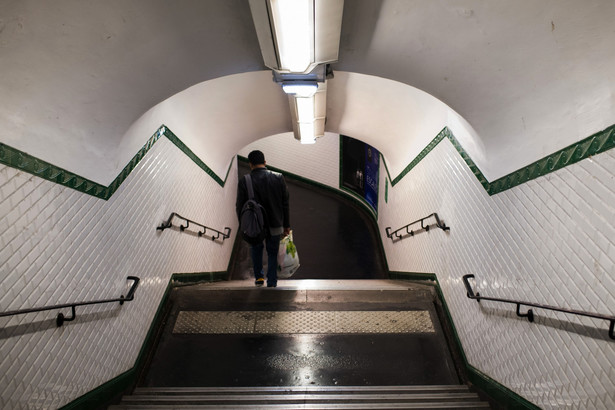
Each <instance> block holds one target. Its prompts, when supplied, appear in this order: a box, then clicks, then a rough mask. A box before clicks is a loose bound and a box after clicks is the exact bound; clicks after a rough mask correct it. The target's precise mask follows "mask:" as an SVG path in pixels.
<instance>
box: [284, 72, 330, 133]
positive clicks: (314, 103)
mask: <svg viewBox="0 0 615 410" xmlns="http://www.w3.org/2000/svg"><path fill="white" fill-rule="evenodd" d="M326 92H327V84H326V82H325V83H319V84H318V90H317V91H316V93H314V94H313V95H311V96H309V97H299V96H297V95H289V96H288V99H289V102H290V106H291V118H292V123H293V132H294V134H295V138H296V139H298V140H299V141H301V143H302V144H313V143H315V142H316V138H318V137H322V136H324V135H325V116H326V111H327V94H326Z"/></svg>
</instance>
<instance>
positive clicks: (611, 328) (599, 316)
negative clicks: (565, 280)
mask: <svg viewBox="0 0 615 410" xmlns="http://www.w3.org/2000/svg"><path fill="white" fill-rule="evenodd" d="M473 277H474V275H472V274H470V275H464V276H463V283H464V285H465V287H466V290H467V291H468V293H467V295H468V297H469V298H470V299H476V301H477V302H478V303H480V301H481V299H482V300H491V301H494V302H504V303H511V304H513V305H517V316H519V317H526V318H527V320H529V321H530V322H533V321H534V312H533V311H532V309H528V311H527V313H521V311H520V308H521V306H522V305H523V306H531V307H536V308H540V309H547V310H554V311H557V312H563V313H570V314H573V315H579V316H586V317H591V318H594V319H603V320H608V321H610V322H611V325H610V326H609V337H610V338H611V339H615V334H614V331H615V316H607V315H602V314H599V313H591V312H584V311H582V310H574V309H562V308H558V307H555V306H548V305H541V304H538V303H530V302H521V301H518V300H510V299H498V298H489V297H485V296H481V295H480V293H478V292H476V294H474V291H473V290H472V286H470V282H468V279H469V278H473Z"/></svg>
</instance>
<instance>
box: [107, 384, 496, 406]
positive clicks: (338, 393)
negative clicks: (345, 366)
mask: <svg viewBox="0 0 615 410" xmlns="http://www.w3.org/2000/svg"><path fill="white" fill-rule="evenodd" d="M468 408H471V409H488V408H490V407H489V404H488V403H487V402H482V401H481V400H480V398H479V397H478V395H477V394H476V393H473V392H470V390H469V389H468V387H467V386H465V385H445V386H283V387H170V388H159V387H156V388H152V387H145V388H144V387H141V388H137V389H135V391H134V393H133V394H132V395H130V396H124V397H123V398H122V401H121V403H120V404H119V405H116V406H111V407H109V409H111V410H122V409H124V410H127V409H134V410H139V409H141V410H143V409H152V410H153V409H257V410H258V409H273V410H275V409H289V410H293V409H468Z"/></svg>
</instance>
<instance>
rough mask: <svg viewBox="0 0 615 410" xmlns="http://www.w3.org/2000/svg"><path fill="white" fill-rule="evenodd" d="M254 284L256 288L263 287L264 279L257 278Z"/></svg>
mask: <svg viewBox="0 0 615 410" xmlns="http://www.w3.org/2000/svg"><path fill="white" fill-rule="evenodd" d="M254 284H255V285H256V286H263V285H264V284H265V279H264V278H258V279H256V280H255V281H254Z"/></svg>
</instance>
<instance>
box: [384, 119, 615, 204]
mask: <svg viewBox="0 0 615 410" xmlns="http://www.w3.org/2000/svg"><path fill="white" fill-rule="evenodd" d="M445 138H448V139H449V140H450V141H451V143H452V144H453V146H454V147H455V149H456V150H457V152H458V153H459V155H461V158H463V160H464V161H465V163H466V164H467V165H468V167H469V168H470V170H471V171H472V173H473V174H474V175H475V176H476V178H477V179H478V181H479V182H480V183H481V185H482V186H483V188H485V191H487V193H488V194H489V195H495V194H498V193H500V192H503V191H506V190H508V189H510V188H513V187H516V186H517V185H521V184H523V183H525V182H528V181H531V180H532V179H536V178H538V177H541V176H544V175H547V174H549V173H551V172H554V171H557V170H559V169H561V168H564V167H566V166H568V165H572V164H574V163H576V162H579V161H582V160H584V159H586V158H589V157H591V156H592V155H596V154H600V153H601V152H605V151H608V150H610V149H611V148H615V125H612V126H610V127H608V128H606V129H604V130H602V131H600V132H597V133H595V134H593V135H591V136H589V137H587V138H585V139H583V140H581V141H579V142H577V143H574V144H571V145H569V146H568V147H566V148H563V149H561V150H559V151H557V152H555V153H553V154H551V155H547V156H546V157H544V158H541V159H539V160H538V161H535V162H533V163H532V164H530V165H528V166H526V167H523V168H521V169H519V170H517V171H515V172H512V173H510V174H508V175H505V176H503V177H501V178H499V179H496V180H495V181H492V182H489V181H487V179H486V178H485V176H484V175H483V173H482V172H481V170H480V169H479V168H478V167H477V166H476V164H475V163H474V161H472V159H471V158H470V156H469V155H468V154H467V152H466V151H465V150H464V149H463V147H462V146H461V144H459V142H458V141H457V139H456V138H455V136H454V135H453V133H452V132H451V131H450V130H449V129H448V127H444V129H443V130H442V131H440V133H439V134H438V135H437V136H436V137H435V138H434V139H433V140H432V141H431V142H430V143H429V144H428V145H427V147H425V149H423V150H422V151H421V152H420V154H419V155H418V156H417V157H416V158H415V159H414V160H412V162H410V164H408V166H407V167H406V168H404V170H403V171H402V172H401V173H400V174H399V175H398V176H397V177H396V178H395V179H392V178H391V174H390V172H389V169H388V166H387V164H386V161H385V160H384V158H382V162H383V164H384V166H385V169H386V172H387V175H388V177H389V180H390V181H391V187H393V186H395V185H396V184H397V183H398V182H399V181H401V180H402V178H404V177H405V176H406V175H407V174H408V173H409V172H410V171H411V170H412V169H413V168H414V167H415V166H416V165H417V164H418V163H419V162H421V161H422V160H423V159H424V158H425V157H426V156H427V155H428V154H429V153H430V152H431V151H432V150H433V149H434V148H435V147H436V146H437V145H438V144H439V143H440V142H441V141H443V140H444V139H445Z"/></svg>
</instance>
